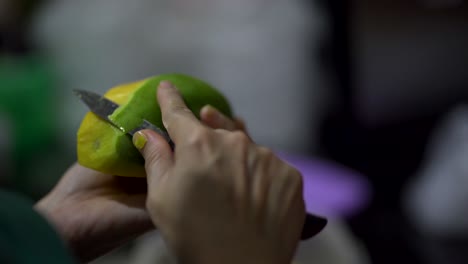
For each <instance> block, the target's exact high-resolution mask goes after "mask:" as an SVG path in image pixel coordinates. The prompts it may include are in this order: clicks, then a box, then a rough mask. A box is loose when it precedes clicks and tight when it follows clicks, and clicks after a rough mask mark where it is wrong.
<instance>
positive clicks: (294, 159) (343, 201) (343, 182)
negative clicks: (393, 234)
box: [277, 152, 371, 218]
mask: <svg viewBox="0 0 468 264" xmlns="http://www.w3.org/2000/svg"><path fill="white" fill-rule="evenodd" d="M277 154H278V156H279V157H280V158H282V159H283V160H284V161H286V162H288V163H289V164H291V165H292V166H294V167H295V168H296V169H298V170H299V171H300V172H301V173H302V175H303V177H304V200H305V202H306V209H307V212H309V213H313V214H318V215H322V216H326V217H330V218H336V217H340V218H346V217H350V216H352V215H354V214H356V213H358V212H359V211H360V210H362V209H364V207H365V206H367V204H368V202H369V200H370V196H371V188H370V184H369V183H368V182H367V180H366V179H365V178H364V176H363V175H360V174H359V173H357V172H355V171H353V170H351V169H349V168H346V167H344V166H342V165H339V164H336V163H333V162H331V161H325V160H321V159H317V158H310V157H306V156H299V155H291V154H287V153H282V152H277Z"/></svg>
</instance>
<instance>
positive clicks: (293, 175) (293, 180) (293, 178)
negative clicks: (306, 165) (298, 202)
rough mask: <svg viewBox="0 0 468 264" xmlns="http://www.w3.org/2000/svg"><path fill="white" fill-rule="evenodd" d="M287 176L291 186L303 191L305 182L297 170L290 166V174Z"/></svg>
mask: <svg viewBox="0 0 468 264" xmlns="http://www.w3.org/2000/svg"><path fill="white" fill-rule="evenodd" d="M287 176H288V180H289V182H290V184H291V186H293V187H294V188H296V189H297V190H302V188H303V184H304V180H303V178H302V174H301V173H300V172H299V171H298V170H297V169H295V168H293V167H291V166H289V173H288V175H287Z"/></svg>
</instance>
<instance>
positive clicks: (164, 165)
mask: <svg viewBox="0 0 468 264" xmlns="http://www.w3.org/2000/svg"><path fill="white" fill-rule="evenodd" d="M133 145H135V147H136V148H137V149H138V150H139V151H140V153H141V154H142V155H143V158H144V159H145V170H146V177H147V181H148V188H151V186H157V184H156V182H157V181H159V180H160V179H161V178H162V177H163V176H164V175H165V174H166V172H167V171H168V170H169V169H170V168H171V167H172V165H173V154H172V149H171V147H170V146H169V144H168V143H167V141H166V140H165V139H164V138H163V137H162V136H161V135H159V134H158V133H156V132H154V131H152V130H149V129H145V130H141V131H138V132H137V133H135V134H134V135H133Z"/></svg>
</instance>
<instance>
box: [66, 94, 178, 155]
mask: <svg viewBox="0 0 468 264" xmlns="http://www.w3.org/2000/svg"><path fill="white" fill-rule="evenodd" d="M73 92H74V93H75V95H76V96H78V98H80V99H81V101H82V102H83V103H85V104H86V105H87V106H88V108H89V109H90V110H91V112H93V113H94V114H95V115H97V116H98V117H100V118H101V119H103V120H105V121H106V122H108V123H109V124H111V125H113V126H114V127H116V128H118V129H119V130H121V131H122V132H124V133H127V134H128V135H130V136H131V137H133V135H134V134H135V133H136V132H138V131H140V130H143V129H151V130H153V131H155V132H156V133H158V134H159V135H161V136H162V137H163V138H164V139H165V140H166V141H167V143H169V145H170V146H171V148H172V149H173V150H174V142H173V141H172V140H171V138H170V137H169V134H167V132H165V131H163V130H161V129H160V128H159V127H157V126H155V125H153V124H152V123H151V122H149V121H148V120H146V119H143V120H142V122H141V124H140V125H138V126H137V127H136V128H135V129H133V130H130V131H126V130H125V129H124V128H122V127H120V126H119V125H117V124H116V123H114V122H113V121H112V120H110V119H109V116H110V115H112V113H114V111H115V110H116V109H117V108H119V105H118V104H116V103H114V102H113V101H111V100H109V99H107V98H105V97H104V96H101V95H99V94H97V93H94V92H90V91H86V90H73Z"/></svg>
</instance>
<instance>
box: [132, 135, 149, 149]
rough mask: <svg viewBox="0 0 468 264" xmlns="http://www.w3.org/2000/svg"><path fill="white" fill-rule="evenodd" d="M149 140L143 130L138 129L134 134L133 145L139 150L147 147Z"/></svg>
mask: <svg viewBox="0 0 468 264" xmlns="http://www.w3.org/2000/svg"><path fill="white" fill-rule="evenodd" d="M147 141H148V140H147V139H146V136H145V135H144V134H143V133H142V132H141V131H138V132H136V133H135V135H133V145H134V146H135V147H136V148H137V149H138V150H142V149H143V148H144V147H145V145H146V142H147Z"/></svg>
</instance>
